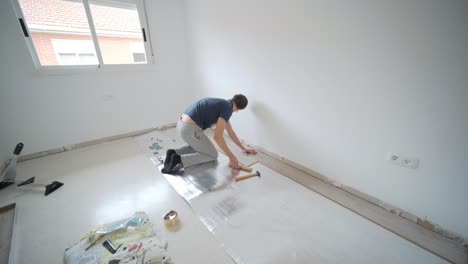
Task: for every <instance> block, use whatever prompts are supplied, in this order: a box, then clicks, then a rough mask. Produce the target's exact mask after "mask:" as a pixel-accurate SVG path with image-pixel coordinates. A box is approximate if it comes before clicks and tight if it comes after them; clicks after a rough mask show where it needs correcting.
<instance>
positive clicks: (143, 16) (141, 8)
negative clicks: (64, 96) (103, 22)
mask: <svg viewBox="0 0 468 264" xmlns="http://www.w3.org/2000/svg"><path fill="white" fill-rule="evenodd" d="M81 1H83V6H84V9H85V13H86V18H87V19H88V24H89V29H90V32H91V36H92V39H93V44H94V48H95V51H96V55H97V59H98V64H97V65H41V61H40V59H39V56H38V54H37V51H36V48H35V46H34V43H33V40H32V38H31V32H30V30H29V27H28V23H27V21H26V19H25V18H24V15H23V11H22V9H21V6H20V3H19V0H10V2H11V4H12V5H13V9H14V11H15V13H16V16H17V18H18V20H20V19H21V20H23V22H24V30H25V31H26V32H22V33H23V36H24V38H25V40H26V45H27V46H28V49H29V51H30V53H31V57H32V60H33V62H34V65H35V66H36V69H39V70H48V69H53V70H71V69H125V68H129V69H131V68H135V67H144V66H147V65H151V64H154V52H153V47H152V46H151V36H150V30H149V27H148V22H147V21H148V19H147V13H146V3H145V0H135V2H136V5H137V11H138V17H139V20H140V26H141V30H142V33H141V34H142V38H143V44H144V47H145V53H146V63H135V64H131V63H129V64H104V62H103V59H102V54H101V49H100V46H99V41H98V39H97V34H96V29H95V27H94V22H93V17H92V14H91V8H90V6H89V0H81ZM19 29H20V30H22V29H21V25H20V26H19ZM143 31H144V35H143ZM25 34H27V36H26V35H25Z"/></svg>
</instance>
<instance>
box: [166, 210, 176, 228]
mask: <svg viewBox="0 0 468 264" xmlns="http://www.w3.org/2000/svg"><path fill="white" fill-rule="evenodd" d="M178 223H179V217H178V214H177V212H176V211H174V210H172V211H169V212H168V213H167V214H165V215H164V224H165V225H166V226H167V227H171V226H175V225H177V224H178Z"/></svg>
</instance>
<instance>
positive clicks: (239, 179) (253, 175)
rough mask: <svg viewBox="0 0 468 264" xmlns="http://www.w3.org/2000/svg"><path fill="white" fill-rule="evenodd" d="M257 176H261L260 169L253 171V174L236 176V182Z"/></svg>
mask: <svg viewBox="0 0 468 264" xmlns="http://www.w3.org/2000/svg"><path fill="white" fill-rule="evenodd" d="M257 176H258V177H259V178H260V172H259V171H257V172H255V173H252V174H247V175H244V176H239V177H236V182H238V181H243V180H246V179H249V178H253V177H257Z"/></svg>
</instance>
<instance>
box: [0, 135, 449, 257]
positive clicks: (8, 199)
mask: <svg viewBox="0 0 468 264" xmlns="http://www.w3.org/2000/svg"><path fill="white" fill-rule="evenodd" d="M32 176H36V182H50V181H53V180H58V181H62V182H64V183H65V185H64V186H63V187H62V188H61V189H59V190H58V191H56V192H55V193H53V194H51V195H49V196H47V197H44V196H43V194H42V193H40V192H38V191H21V190H18V189H15V188H9V189H5V190H3V191H2V192H0V207H1V206H4V205H7V204H9V203H13V202H15V203H16V206H17V223H16V229H15V236H16V241H15V246H14V253H15V258H16V263H50V264H54V263H62V262H63V252H64V249H65V248H66V247H67V246H70V245H72V244H73V243H75V242H77V241H78V240H79V239H80V238H81V237H83V235H84V234H86V233H87V232H88V231H90V230H91V229H93V228H94V227H96V226H98V225H100V224H103V223H106V222H109V221H112V220H115V219H119V218H124V217H128V216H130V215H132V214H133V213H134V212H135V211H145V212H146V213H147V214H148V216H149V217H150V218H151V219H152V221H153V223H154V224H155V225H156V226H157V227H158V228H160V229H161V230H163V232H164V234H165V239H166V240H167V241H168V245H169V247H168V252H169V253H170V255H171V257H172V258H173V260H174V262H175V263H234V261H233V260H232V258H231V257H230V256H229V255H228V254H227V253H226V252H225V249H224V248H223V247H222V243H220V242H219V241H218V240H217V238H216V237H215V236H213V235H212V234H211V233H210V232H209V231H208V230H207V229H206V228H205V226H204V225H203V224H202V222H201V221H200V220H199V218H198V216H197V215H196V214H195V213H194V211H193V210H192V208H191V207H190V205H189V204H188V203H187V202H186V201H185V200H184V199H183V198H182V197H181V196H180V195H178V194H177V193H176V191H175V190H174V189H173V188H172V186H170V184H169V183H168V182H167V181H166V180H165V179H164V177H163V176H162V175H161V174H160V172H159V171H158V170H157V167H156V166H155V164H154V163H153V162H151V161H150V159H149V158H148V153H145V152H144V151H142V149H141V147H140V146H139V145H138V144H137V143H136V142H135V141H134V140H133V139H132V138H126V139H121V140H117V141H113V142H109V143H102V144H99V145H95V146H90V147H86V148H81V149H76V150H73V151H68V152H64V153H60V154H56V155H50V156H46V157H42V158H38V159H33V160H28V161H24V162H21V163H19V165H18V178H22V179H26V178H29V177H32ZM307 191H309V190H307ZM310 192H312V191H310ZM312 193H313V192H312ZM332 204H333V206H334V207H338V208H339V207H340V206H339V205H338V204H335V203H332ZM174 209H175V210H177V211H178V212H179V215H180V219H181V228H180V229H179V230H178V231H176V232H172V231H170V230H167V229H165V227H164V225H163V223H162V215H164V213H166V212H168V211H170V210H174ZM334 210H338V209H337V208H335V209H334ZM356 216H357V215H356ZM358 218H359V221H361V222H363V223H364V224H365V225H369V224H371V225H373V223H371V222H367V220H366V219H364V218H360V217H358ZM365 222H367V223H365ZM379 232H387V231H386V230H384V229H383V228H382V230H381V231H379ZM388 233H389V232H388ZM395 237H396V236H395ZM398 239H401V238H398ZM404 243H407V241H406V240H405V241H404ZM352 245H353V243H350V244H349V246H352ZM418 249H419V248H418ZM361 250H362V251H361V252H365V251H366V249H361ZM367 250H368V249H367ZM427 253H428V252H427ZM433 257H434V258H433V259H436V256H433ZM38 258H40V261H38ZM436 262H437V263H444V261H443V260H442V259H439V261H436Z"/></svg>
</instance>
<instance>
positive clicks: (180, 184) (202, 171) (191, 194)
mask: <svg viewBox="0 0 468 264" xmlns="http://www.w3.org/2000/svg"><path fill="white" fill-rule="evenodd" d="M228 164H229V160H228V159H227V158H226V157H225V156H223V155H220V157H219V158H218V160H217V161H212V162H208V163H205V164H200V165H197V166H193V167H190V168H187V169H185V170H184V169H183V170H180V171H178V172H177V174H175V175H171V174H163V175H164V177H165V178H166V179H167V181H168V182H169V183H170V184H171V185H172V187H174V189H175V190H176V191H177V193H178V194H179V195H180V196H182V197H183V198H184V199H185V200H186V201H187V202H189V203H190V202H191V201H192V200H193V199H194V198H196V197H199V196H200V195H202V194H206V193H210V192H214V191H220V190H223V189H225V188H227V187H232V186H231V184H232V182H233V180H234V178H235V177H236V175H238V174H239V172H237V173H236V172H235V171H234V170H232V169H231V168H229V166H228ZM162 168H163V165H160V166H158V169H159V171H161V170H162Z"/></svg>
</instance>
